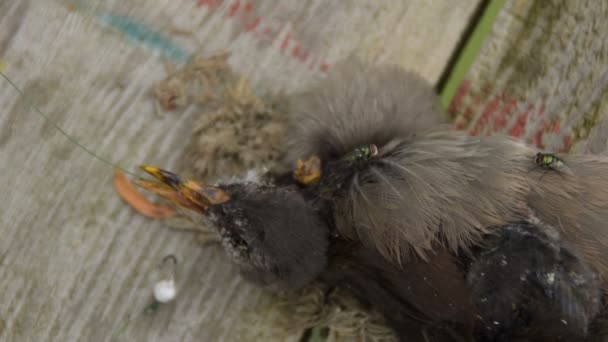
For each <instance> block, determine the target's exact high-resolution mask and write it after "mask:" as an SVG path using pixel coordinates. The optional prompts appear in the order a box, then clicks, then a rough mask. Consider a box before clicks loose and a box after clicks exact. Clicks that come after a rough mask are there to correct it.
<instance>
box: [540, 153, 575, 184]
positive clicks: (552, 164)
mask: <svg viewBox="0 0 608 342" xmlns="http://www.w3.org/2000/svg"><path fill="white" fill-rule="evenodd" d="M534 163H535V164H536V165H538V166H540V167H542V168H543V169H546V170H554V171H558V172H560V173H563V174H567V175H570V176H574V173H573V172H572V170H570V168H569V167H568V166H567V165H566V163H564V161H563V160H562V159H561V158H559V157H558V156H556V155H555V154H552V153H541V152H538V153H537V154H536V157H534ZM541 178H542V176H541Z"/></svg>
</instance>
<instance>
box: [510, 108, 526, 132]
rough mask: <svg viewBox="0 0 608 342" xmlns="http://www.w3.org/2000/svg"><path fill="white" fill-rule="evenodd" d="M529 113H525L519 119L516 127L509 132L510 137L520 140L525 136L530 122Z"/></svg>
mask: <svg viewBox="0 0 608 342" xmlns="http://www.w3.org/2000/svg"><path fill="white" fill-rule="evenodd" d="M528 113H529V111H525V112H523V113H522V114H521V115H520V116H519V117H517V121H515V125H513V127H512V128H511V129H510V130H509V135H511V136H513V137H516V138H519V137H521V136H522V135H523V134H524V132H525V131H526V123H527V122H528Z"/></svg>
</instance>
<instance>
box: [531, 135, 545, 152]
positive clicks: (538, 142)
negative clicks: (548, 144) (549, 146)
mask: <svg viewBox="0 0 608 342" xmlns="http://www.w3.org/2000/svg"><path fill="white" fill-rule="evenodd" d="M533 142H534V145H536V147H538V148H540V149H544V148H545V145H544V144H543V131H538V132H536V133H534V138H533Z"/></svg>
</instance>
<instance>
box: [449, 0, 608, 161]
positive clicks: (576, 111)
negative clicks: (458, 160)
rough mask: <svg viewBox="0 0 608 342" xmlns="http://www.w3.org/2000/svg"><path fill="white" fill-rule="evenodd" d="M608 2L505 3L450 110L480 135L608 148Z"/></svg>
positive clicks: (589, 149) (562, 147)
mask: <svg viewBox="0 0 608 342" xmlns="http://www.w3.org/2000/svg"><path fill="white" fill-rule="evenodd" d="M607 15H608V2H605V1H569V0H551V1H527V0H511V1H506V3H505V6H504V8H503V9H502V10H501V12H500V14H499V16H498V18H497V19H496V20H495V22H494V25H493V29H492V33H491V34H490V35H489V36H488V37H487V38H486V42H485V43H484V46H483V48H482V50H481V52H480V55H479V56H478V58H477V59H476V61H475V63H474V64H473V66H472V68H471V69H470V71H469V73H468V75H467V77H466V79H465V81H464V82H463V83H462V84H461V86H460V89H459V91H458V93H457V95H456V96H455V98H454V101H453V102H452V106H451V109H450V111H451V112H452V114H453V115H454V118H455V121H456V124H457V125H458V126H460V127H462V128H464V129H468V130H470V131H471V132H472V133H475V134H489V133H493V132H504V133H509V134H511V135H513V136H516V137H518V138H519V139H522V140H524V141H526V142H528V143H529V144H534V145H537V146H538V147H539V148H542V149H546V150H549V151H555V152H565V151H576V152H579V153H605V151H606V150H607V149H608V139H607V138H608V134H607V133H608V115H607V114H608V106H607V104H608V40H606V39H605V37H606V34H608V21H606V20H604V18H605V17H606V16H607Z"/></svg>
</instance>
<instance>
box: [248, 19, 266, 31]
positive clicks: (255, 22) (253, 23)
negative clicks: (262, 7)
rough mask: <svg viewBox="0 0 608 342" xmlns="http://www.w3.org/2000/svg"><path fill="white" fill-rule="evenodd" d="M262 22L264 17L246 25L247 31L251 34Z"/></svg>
mask: <svg viewBox="0 0 608 342" xmlns="http://www.w3.org/2000/svg"><path fill="white" fill-rule="evenodd" d="M261 21H262V17H257V18H255V20H254V21H252V22H251V23H249V24H247V25H245V30H246V31H247V32H251V31H253V30H255V28H256V27H258V25H260V22H261Z"/></svg>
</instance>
